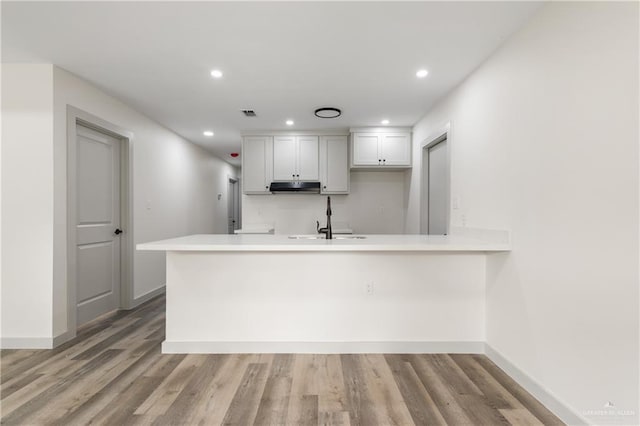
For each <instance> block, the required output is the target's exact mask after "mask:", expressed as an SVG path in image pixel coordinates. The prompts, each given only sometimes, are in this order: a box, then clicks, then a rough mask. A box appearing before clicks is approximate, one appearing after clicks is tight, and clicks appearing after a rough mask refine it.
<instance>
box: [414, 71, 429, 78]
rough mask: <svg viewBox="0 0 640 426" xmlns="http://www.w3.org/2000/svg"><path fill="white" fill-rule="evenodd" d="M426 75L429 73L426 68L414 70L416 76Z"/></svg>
mask: <svg viewBox="0 0 640 426" xmlns="http://www.w3.org/2000/svg"><path fill="white" fill-rule="evenodd" d="M428 75H429V71H427V70H418V72H416V77H418V78H425V77H426V76H428Z"/></svg>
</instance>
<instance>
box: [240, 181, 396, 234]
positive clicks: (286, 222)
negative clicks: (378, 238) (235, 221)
mask: <svg viewBox="0 0 640 426" xmlns="http://www.w3.org/2000/svg"><path fill="white" fill-rule="evenodd" d="M404 185H405V171H397V172H388V171H387V172H361V171H358V172H352V173H351V192H350V194H349V195H331V210H332V213H333V214H332V217H331V220H332V222H333V223H342V224H348V225H349V227H350V228H351V229H352V230H353V232H354V233H357V234H402V233H403V231H404V221H405V214H406V202H405V187H404ZM326 205H327V197H326V196H325V195H318V194H275V195H243V196H242V224H243V225H242V226H243V227H247V226H251V225H254V224H270V225H273V226H274V227H275V233H276V234H309V233H315V232H316V220H318V221H320V225H321V226H324V224H325V223H326V214H325V211H326Z"/></svg>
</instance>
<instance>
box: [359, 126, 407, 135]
mask: <svg viewBox="0 0 640 426" xmlns="http://www.w3.org/2000/svg"><path fill="white" fill-rule="evenodd" d="M349 131H350V132H351V133H409V134H411V133H413V128H412V127H351V128H350V129H349Z"/></svg>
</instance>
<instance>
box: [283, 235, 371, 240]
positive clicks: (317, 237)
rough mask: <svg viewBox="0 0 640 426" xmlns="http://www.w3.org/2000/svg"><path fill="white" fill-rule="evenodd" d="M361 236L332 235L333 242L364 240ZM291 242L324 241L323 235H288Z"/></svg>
mask: <svg viewBox="0 0 640 426" xmlns="http://www.w3.org/2000/svg"><path fill="white" fill-rule="evenodd" d="M365 238H367V237H363V236H362V235H334V236H333V239H334V240H364V239H365ZM289 239H291V240H324V239H325V237H324V235H289Z"/></svg>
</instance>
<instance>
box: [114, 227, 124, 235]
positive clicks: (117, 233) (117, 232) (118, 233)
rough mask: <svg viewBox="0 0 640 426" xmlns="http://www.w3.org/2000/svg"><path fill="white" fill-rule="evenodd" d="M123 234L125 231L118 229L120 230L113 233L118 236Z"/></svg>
mask: <svg viewBox="0 0 640 426" xmlns="http://www.w3.org/2000/svg"><path fill="white" fill-rule="evenodd" d="M123 232H124V231H123V230H122V229H120V228H118V229H116V230H115V231H113V233H114V234H116V235H120V234H122V233H123Z"/></svg>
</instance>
